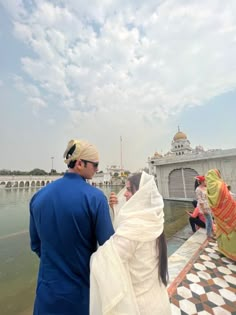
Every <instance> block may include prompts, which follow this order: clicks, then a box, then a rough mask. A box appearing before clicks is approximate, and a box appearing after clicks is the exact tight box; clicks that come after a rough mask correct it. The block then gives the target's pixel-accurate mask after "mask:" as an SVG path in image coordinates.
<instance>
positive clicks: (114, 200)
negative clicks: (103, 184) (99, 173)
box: [109, 192, 118, 209]
mask: <svg viewBox="0 0 236 315" xmlns="http://www.w3.org/2000/svg"><path fill="white" fill-rule="evenodd" d="M116 204H118V198H117V196H116V194H115V193H114V192H111V194H110V197H109V206H110V207H111V208H112V209H113V206H114V205H116Z"/></svg>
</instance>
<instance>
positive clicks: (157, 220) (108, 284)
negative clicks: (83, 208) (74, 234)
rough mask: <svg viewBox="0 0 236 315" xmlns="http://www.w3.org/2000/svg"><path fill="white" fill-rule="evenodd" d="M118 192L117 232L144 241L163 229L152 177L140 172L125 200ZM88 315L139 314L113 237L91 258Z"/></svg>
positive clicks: (155, 187)
mask: <svg viewBox="0 0 236 315" xmlns="http://www.w3.org/2000/svg"><path fill="white" fill-rule="evenodd" d="M123 193H124V189H123V190H122V191H121V192H120V193H119V195H118V201H119V202H118V206H117V207H115V211H114V212H115V220H114V226H115V229H116V235H119V236H122V237H125V238H128V239H130V240H135V241H140V242H147V241H152V240H155V239H157V238H158V237H159V236H160V235H161V233H162V232H163V226H164V212H163V207H164V203H163V199H162V196H161V195H160V193H159V191H158V189H157V186H156V183H155V180H154V177H153V176H151V175H148V174H147V173H145V172H143V173H142V177H141V181H140V185H139V190H138V191H137V192H136V193H135V194H134V195H133V196H132V198H130V199H129V200H128V201H127V202H125V199H124V197H123ZM90 267H91V271H90V315H125V314H127V315H138V314H139V310H138V307H137V303H136V299H135V295H134V290H133V287H132V283H131V279H130V274H129V269H128V265H126V264H124V263H122V261H121V259H120V257H119V254H118V253H117V251H116V248H115V244H114V241H113V237H111V238H110V239H109V240H108V241H107V242H106V243H105V244H104V245H103V246H101V247H100V248H99V249H98V250H97V252H96V253H94V254H93V255H92V258H91V265H90Z"/></svg>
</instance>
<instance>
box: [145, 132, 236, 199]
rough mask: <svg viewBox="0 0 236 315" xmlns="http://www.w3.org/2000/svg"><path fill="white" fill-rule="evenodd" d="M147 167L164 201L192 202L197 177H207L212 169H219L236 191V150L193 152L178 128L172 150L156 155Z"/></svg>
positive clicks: (201, 148) (199, 148)
mask: <svg viewBox="0 0 236 315" xmlns="http://www.w3.org/2000/svg"><path fill="white" fill-rule="evenodd" d="M148 167H149V173H150V174H152V175H154V176H155V178H156V182H157V185H158V188H159V191H160V193H161V194H162V196H163V197H164V198H165V199H193V198H194V197H195V191H194V183H195V179H194V177H195V176H197V175H205V174H206V173H207V171H208V170H209V169H212V168H217V169H219V170H220V172H221V175H222V178H223V180H224V181H225V182H226V183H227V184H228V185H231V187H232V191H233V192H236V149H235V148H234V149H228V150H222V149H215V150H207V151H204V149H203V147H202V146H196V147H195V149H193V148H191V143H190V141H189V140H188V137H187V135H186V134H185V133H183V132H182V131H180V129H179V128H178V132H177V133H176V134H175V135H174V137H173V140H172V142H171V150H170V151H169V152H167V153H166V154H164V155H161V154H159V153H158V152H155V153H154V155H153V156H152V157H150V158H149V159H148Z"/></svg>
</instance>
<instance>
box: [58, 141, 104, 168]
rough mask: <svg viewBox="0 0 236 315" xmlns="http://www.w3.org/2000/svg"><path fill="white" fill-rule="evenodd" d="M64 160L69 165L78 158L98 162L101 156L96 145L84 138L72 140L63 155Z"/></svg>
mask: <svg viewBox="0 0 236 315" xmlns="http://www.w3.org/2000/svg"><path fill="white" fill-rule="evenodd" d="M63 157H64V159H65V160H64V162H65V163H66V164H67V165H68V164H69V163H70V162H71V161H76V160H78V159H82V160H87V161H91V162H98V161H99V156H98V151H97V149H96V147H95V146H94V145H92V144H90V143H88V142H86V141H83V140H70V141H69V143H68V145H67V148H66V151H65V153H64V155H63Z"/></svg>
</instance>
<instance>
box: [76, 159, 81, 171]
mask: <svg viewBox="0 0 236 315" xmlns="http://www.w3.org/2000/svg"><path fill="white" fill-rule="evenodd" d="M82 165H83V162H82V161H81V160H77V161H76V163H75V166H76V168H77V169H78V170H81V168H82Z"/></svg>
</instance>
